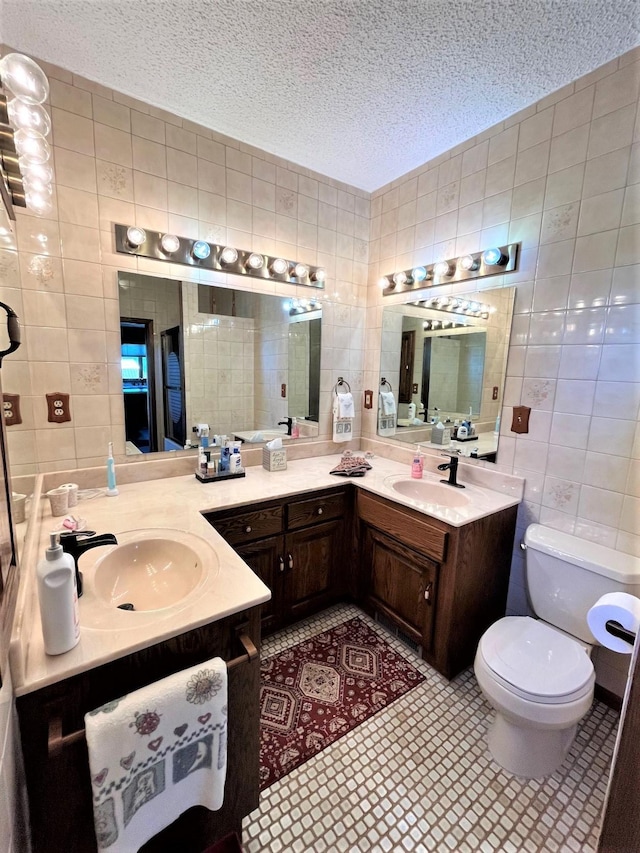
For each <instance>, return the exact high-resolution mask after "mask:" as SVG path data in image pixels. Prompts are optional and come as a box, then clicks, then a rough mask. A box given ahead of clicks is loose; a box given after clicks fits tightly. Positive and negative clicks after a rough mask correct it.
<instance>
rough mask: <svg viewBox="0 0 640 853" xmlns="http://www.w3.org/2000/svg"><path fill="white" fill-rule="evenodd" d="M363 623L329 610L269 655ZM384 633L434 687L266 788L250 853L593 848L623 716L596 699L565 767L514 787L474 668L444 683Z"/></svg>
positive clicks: (274, 645) (279, 639)
mask: <svg viewBox="0 0 640 853" xmlns="http://www.w3.org/2000/svg"><path fill="white" fill-rule="evenodd" d="M356 615H360V616H361V617H363V618H365V619H369V617H367V616H366V615H365V614H362V612H361V611H360V610H359V609H358V608H356V607H353V606H350V605H339V606H336V607H333V608H331V609H329V610H326V611H325V612H323V613H321V614H319V615H318V616H315V617H313V618H311V619H308V620H306V621H305V622H301V623H299V624H297V625H295V626H293V627H291V628H289V629H286V630H285V631H282V632H280V633H279V634H276V635H274V636H273V637H269V638H267V639H266V640H265V641H264V643H263V650H262V653H263V656H268V655H271V654H275V653H276V652H279V651H280V650H282V649H285V648H287V647H288V646H291V645H294V644H295V643H298V642H300V641H301V640H303V639H305V638H306V637H309V636H312V635H313V634H317V633H318V632H320V631H322V630H325V629H326V628H329V627H331V626H333V625H338V624H340V623H341V622H343V621H344V620H345V619H348V618H350V617H352V616H356ZM370 621H371V620H370ZM377 629H378V630H379V631H380V633H381V635H383V636H385V638H386V639H387V640H388V641H389V642H390V644H391V645H392V646H393V648H394V649H395V650H396V651H398V652H400V653H401V654H404V655H405V656H406V657H407V658H408V659H410V660H411V661H412V663H413V664H414V665H415V666H416V667H417V668H418V669H419V670H420V671H421V672H423V673H424V674H425V675H426V677H427V679H426V681H425V682H423V683H422V684H421V685H420V686H418V687H416V688H414V689H413V690H411V691H410V692H409V693H407V694H406V695H405V696H403V697H401V698H400V699H398V700H396V701H395V702H394V703H393V704H391V705H389V706H388V707H387V708H385V709H384V710H382V711H380V712H379V713H378V714H376V715H375V716H374V717H372V718H371V719H369V720H367V721H366V722H364V723H363V724H362V725H360V726H359V727H358V728H357V729H355V730H354V731H353V732H351V733H349V734H348V735H346V736H345V737H343V738H342V739H341V740H339V741H337V742H336V743H335V744H333V745H331V746H330V747H328V748H327V749H325V750H323V751H322V752H321V753H319V754H318V755H317V756H315V758H313V759H311V760H310V761H308V762H307V763H306V764H303V765H302V766H301V767H299V768H297V769H296V770H294V771H293V772H292V773H290V774H289V775H288V776H285V777H284V778H283V779H281V780H280V781H278V782H276V783H275V784H274V785H272V786H271V787H270V788H267V789H266V790H265V791H263V793H262V795H261V803H260V808H258V809H256V811H254V812H252V814H250V815H249V816H248V817H247V818H246V820H245V822H244V832H243V841H244V850H245V853H263V851H269V853H278V851H286V853H289V851H291V852H292V853H311V851H313V853H321V851H331V852H332V853H333V851H348V853H355V851H358V853H359V851H398V853H402V851H416V853H421V852H422V851H430V850H435V851H443V853H444V851H454V853H477V852H478V851H481V853H498V851H499V853H521V851H527V853H538V852H539V851H561V853H565V851H567V852H568V853H569V851H570V852H571V853H574V851H575V853H589V851H594V850H595V848H596V843H597V836H598V830H599V821H600V813H601V810H602V804H603V801H604V795H605V790H606V785H607V778H608V770H609V764H610V761H611V755H612V752H613V746H614V741H615V735H616V728H617V723H618V715H617V714H616V713H615V712H614V711H612V710H611V709H610V708H608V707H607V706H606V705H603V704H602V703H600V702H594V704H593V707H592V708H591V711H590V712H589V714H587V716H586V717H585V718H584V720H583V722H582V724H581V727H580V729H579V732H578V736H577V738H576V742H575V743H574V746H573V748H572V749H571V752H570V754H569V756H568V758H567V760H566V761H565V762H564V764H563V765H562V768H561V769H560V770H559V771H557V772H556V773H554V774H553V775H552V776H551V777H550V778H548V779H545V780H544V781H535V780H529V781H527V780H523V779H518V778H516V777H514V776H511V775H510V774H508V773H506V772H505V771H503V770H501V769H500V768H499V767H498V766H497V765H495V764H493V762H492V761H491V759H490V757H489V755H488V753H487V750H486V748H485V733H486V728H487V723H488V722H489V720H490V715H491V710H490V708H489V706H488V705H487V703H486V702H485V701H484V699H483V698H482V696H481V695H480V691H479V689H478V686H477V684H476V681H475V678H474V676H473V672H472V670H470V669H469V670H467V671H465V672H464V673H462V674H461V675H459V676H458V677H457V678H455V679H454V680H453V681H451V682H448V681H447V680H446V679H445V678H443V677H442V676H441V675H439V674H438V673H437V672H435V670H433V669H431V668H430V667H429V666H428V665H427V664H426V663H424V662H423V661H421V660H420V659H419V658H418V657H417V655H416V654H414V653H413V652H412V651H411V650H410V649H408V648H407V646H405V645H404V644H403V643H402V642H400V641H399V640H397V639H395V637H392V636H391V635H390V634H389V633H388V631H387V630H386V629H385V628H384V627H382V626H381V625H378V626H377Z"/></svg>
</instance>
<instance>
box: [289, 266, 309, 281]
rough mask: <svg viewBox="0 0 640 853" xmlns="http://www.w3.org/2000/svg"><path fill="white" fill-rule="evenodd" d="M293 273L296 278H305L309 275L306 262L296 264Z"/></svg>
mask: <svg viewBox="0 0 640 853" xmlns="http://www.w3.org/2000/svg"><path fill="white" fill-rule="evenodd" d="M293 274H294V275H295V277H296V278H306V277H307V276H308V275H309V267H308V266H307V265H306V264H296V265H295V267H294V269H293Z"/></svg>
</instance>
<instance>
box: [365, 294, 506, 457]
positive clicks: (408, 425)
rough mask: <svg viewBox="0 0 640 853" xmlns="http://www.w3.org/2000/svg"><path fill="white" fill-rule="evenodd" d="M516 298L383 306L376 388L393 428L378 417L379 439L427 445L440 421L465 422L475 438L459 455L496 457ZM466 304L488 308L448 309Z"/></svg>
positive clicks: (443, 299) (474, 296)
mask: <svg viewBox="0 0 640 853" xmlns="http://www.w3.org/2000/svg"><path fill="white" fill-rule="evenodd" d="M514 298H515V287H506V288H495V289H493V290H485V291H481V292H479V293H473V294H456V296H455V297H440V298H439V299H438V300H437V301H436V298H435V297H434V298H432V299H430V300H428V301H427V302H426V304H425V302H424V301H420V302H411V303H408V304H403V305H391V306H385V307H384V309H383V312H382V347H381V353H380V380H381V382H382V380H383V379H384V380H385V383H384V385H381V388H380V390H381V391H383V392H387V393H388V392H390V391H391V392H392V393H393V395H394V399H395V405H396V426H395V428H391V429H390V428H389V424H388V421H385V420H382V419H380V418H379V422H378V435H380V436H384V437H385V439H388V438H393V439H395V440H396V441H404V442H411V443H417V442H425V443H430V442H431V439H432V429H433V428H434V426H435V424H436V423H437V422H438V421H440V422H441V423H443V424H444V425H445V427H453V424H454V423H455V421H456V420H457V421H462V420H468V419H469V418H470V419H471V421H472V423H473V424H474V426H475V430H476V434H477V435H478V439H476V440H474V441H470V442H465V443H464V448H465V449H464V452H467V449H468V450H469V452H472V453H473V455H477V456H478V457H479V458H483V459H486V460H488V461H495V460H496V454H497V449H498V436H497V433H496V419H497V417H498V415H499V414H500V410H501V408H502V396H503V390H504V381H505V375H506V366H507V355H508V351H509V337H510V332H511V320H512V316H513V302H514ZM454 299H455V303H454V302H453V300H454ZM465 303H466V304H468V305H472V303H480V304H481V305H483V306H486V308H487V310H486V311H482V312H479V311H473V312H467V313H461V312H458V311H454V310H452V308H453V307H455V308H461V307H462V306H463V305H464V304H465ZM434 446H436V447H440V446H441V445H439V444H437V445H435V444H434ZM457 446H458V447H462V446H463V445H462V443H458V445H457Z"/></svg>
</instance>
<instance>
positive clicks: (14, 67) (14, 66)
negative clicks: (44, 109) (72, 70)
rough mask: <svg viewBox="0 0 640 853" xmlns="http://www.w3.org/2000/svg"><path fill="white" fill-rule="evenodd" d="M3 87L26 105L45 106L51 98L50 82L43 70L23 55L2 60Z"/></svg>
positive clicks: (0, 74) (14, 55) (12, 54)
mask: <svg viewBox="0 0 640 853" xmlns="http://www.w3.org/2000/svg"><path fill="white" fill-rule="evenodd" d="M0 79H1V80H2V87H3V88H4V89H8V91H9V92H11V94H12V95H15V97H16V98H18V100H20V101H24V103H25V104H43V103H44V102H45V101H46V100H47V98H48V97H49V81H48V80H47V75H46V74H45V73H44V71H43V70H42V68H40V66H39V65H38V64H37V63H35V62H34V61H33V59H29V57H28V56H24V55H23V54H21V53H8V54H7V55H6V56H3V57H2V59H0Z"/></svg>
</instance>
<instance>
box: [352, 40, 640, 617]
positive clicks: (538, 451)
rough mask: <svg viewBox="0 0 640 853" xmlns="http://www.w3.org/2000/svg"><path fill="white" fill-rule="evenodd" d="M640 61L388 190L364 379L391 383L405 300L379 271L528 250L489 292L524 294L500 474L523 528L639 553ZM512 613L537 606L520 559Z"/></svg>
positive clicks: (379, 196) (378, 227) (633, 59)
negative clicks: (520, 481) (392, 318)
mask: <svg viewBox="0 0 640 853" xmlns="http://www.w3.org/2000/svg"><path fill="white" fill-rule="evenodd" d="M639 60H640V52H639V51H637V50H636V51H632V52H630V53H628V54H625V55H623V56H621V57H620V58H619V59H616V60H614V61H613V62H610V63H608V64H607V65H606V66H603V67H602V68H600V69H598V70H596V71H594V72H593V73H591V74H589V75H587V76H586V77H583V78H581V79H579V80H577V81H576V82H575V83H571V84H570V85H568V86H566V87H564V88H563V89H561V90H559V91H558V92H555V93H554V94H552V95H550V96H549V97H547V98H544V99H543V100H541V101H539V102H538V103H537V104H533V105H532V106H531V107H528V108H527V109H526V110H524V111H523V112H521V113H519V114H517V115H514V116H512V117H511V118H509V119H507V120H506V121H504V122H500V123H499V124H498V125H496V126H494V127H492V128H490V129H489V130H487V131H486V132H484V133H482V134H480V135H479V136H477V137H474V138H473V139H470V140H468V141H467V142H465V143H463V144H462V145H460V146H458V147H457V148H455V149H453V150H451V151H448V152H446V153H445V154H443V155H442V156H440V157H438V158H437V159H436V160H433V161H431V162H429V163H426V164H425V165H424V166H421V167H420V168H419V169H416V170H415V171H413V172H411V173H409V174H407V175H404V176H403V177H401V178H400V179H398V180H397V181H394V182H393V183H392V184H389V185H388V186H385V187H382V188H381V189H380V190H378V191H376V192H374V193H373V195H372V203H371V214H372V229H371V234H372V240H371V244H370V254H371V261H372V263H371V267H370V278H369V281H370V286H369V303H368V309H367V353H366V372H365V381H366V383H375V382H376V381H377V378H378V364H379V355H380V342H381V339H384V331H383V328H382V305H383V304H384V303H386V302H387V301H398V298H397V297H395V296H391V297H384V298H383V297H382V295H381V292H380V290H379V288H378V287H377V284H376V282H377V280H378V277H379V276H380V275H383V274H387V273H391V272H394V271H396V270H401V269H406V268H408V267H410V266H411V265H414V264H418V263H420V264H425V263H430V262H432V261H435V260H438V259H442V258H451V257H455V256H458V255H460V254H463V253H466V252H473V251H478V250H480V249H484V248H487V247H489V246H492V245H500V244H504V243H507V242H511V241H521V242H522V254H521V259H520V263H519V269H518V271H517V272H515V273H513V274H505V275H504V276H503V277H498V278H497V280H496V278H491V279H488V280H486V282H484V283H483V287H484V286H486V287H494V286H496V285H498V286H499V285H500V284H504V285H505V286H507V285H511V284H515V285H516V286H517V292H516V303H515V316H514V322H513V329H512V335H511V344H510V349H509V360H508V370H507V383H506V388H505V392H504V399H503V401H502V403H503V409H502V418H501V438H500V448H499V454H498V463H499V468H502V469H503V470H505V471H508V472H510V473H515V474H518V475H521V476H524V477H525V478H526V481H527V484H526V495H525V502H524V503H523V505H522V507H521V511H520V516H519V526H520V529H523V528H524V527H526V525H527V524H529V523H531V522H534V521H540V522H542V523H544V524H547V525H550V526H552V527H556V528H559V529H562V530H566V531H569V532H572V533H576V534H577V535H579V536H581V537H584V538H587V539H591V540H594V541H598V542H602V543H604V544H606V545H609V546H611V547H614V548H617V549H619V550H621V551H625V552H629V553H634V554H640V535H638V534H639V533H640V530H639V529H638V518H639V517H640V431H639V428H638V411H639V405H640V305H639V304H638V303H639V302H640V277H639V276H638V271H639V270H640V184H639V183H638V182H639V181H640V118H639V116H638V94H639V92H640V61H639ZM455 289H456V288H455V287H449V288H445V292H455ZM466 289H467V290H468V287H467V288H466ZM373 387H375V386H373ZM519 404H522V405H526V406H530V407H531V409H532V413H531V423H530V431H529V433H528V434H527V435H523V436H516V435H515V434H513V433H511V431H510V425H511V407H512V406H514V405H519ZM374 432H375V417H374V413H373V412H371V413H369V412H367V413H365V419H364V434H365V435H373V434H374ZM480 464H482V463H480ZM509 604H510V608H511V610H512V611H513V612H524V611H526V607H527V602H526V596H525V590H524V576H523V563H522V558H521V554H520V552H519V550H517V551H516V552H515V553H514V561H513V569H512V584H511V591H510V602H509Z"/></svg>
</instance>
